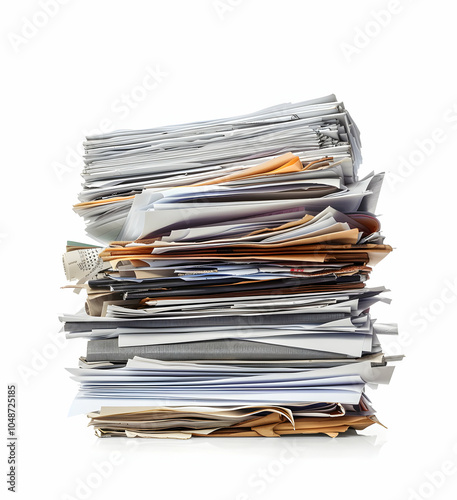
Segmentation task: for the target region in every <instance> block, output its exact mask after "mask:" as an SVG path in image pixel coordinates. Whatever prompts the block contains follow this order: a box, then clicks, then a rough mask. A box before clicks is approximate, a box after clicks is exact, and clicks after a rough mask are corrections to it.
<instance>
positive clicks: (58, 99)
mask: <svg viewBox="0 0 457 500" xmlns="http://www.w3.org/2000/svg"><path fill="white" fill-rule="evenodd" d="M1 10H2V13H1V19H2V33H1V46H0V50H1V55H2V66H3V68H4V69H3V71H2V78H1V85H2V97H3V104H2V108H1V120H0V123H1V128H2V132H1V137H2V140H3V141H2V142H3V144H2V148H1V155H2V156H1V158H2V165H1V172H2V173H1V180H2V183H1V185H2V190H1V203H2V207H1V222H0V233H1V271H0V272H1V274H0V275H1V280H2V284H1V287H0V289H1V294H2V296H1V305H2V320H3V321H2V325H3V328H2V330H3V331H2V342H3V344H2V345H3V346H4V347H3V349H2V364H3V365H5V366H6V370H5V371H4V370H3V369H2V372H3V373H4V374H5V380H4V381H3V382H2V386H1V389H0V392H1V393H3V394H0V399H1V401H2V420H1V422H2V427H1V428H0V436H3V438H2V439H5V441H4V444H3V445H2V449H3V451H2V453H0V460H1V462H2V471H3V470H4V471H5V473H4V474H5V475H3V476H2V479H1V485H0V489H1V490H3V491H5V492H7V485H6V460H7V449H6V447H5V444H6V418H5V415H6V408H5V402H6V397H7V394H6V385H7V383H9V382H16V383H17V384H18V413H19V420H18V435H19V442H18V456H19V464H18V488H17V491H18V492H17V493H16V498H20V499H31V498H37V497H38V496H43V498H49V499H65V498H66V499H68V498H90V499H107V498H133V495H137V496H138V498H139V495H141V496H142V497H143V496H144V497H145V498H164V496H165V495H166V497H167V498H171V499H175V498H191V499H194V498H195V499H196V498H211V499H212V498H221V499H227V500H229V499H233V500H242V499H258V498H262V499H263V498H274V497H278V496H281V497H283V498H285V496H286V495H294V496H297V497H298V498H313V497H316V498H322V499H327V498H332V499H333V498H355V499H359V498H360V499H361V498H372V499H385V498H387V499H417V498H443V499H449V498H453V497H454V498H455V496H454V495H455V490H456V484H457V430H456V427H455V414H456V410H457V405H456V401H455V396H456V394H455V393H456V390H455V375H454V374H455V348H456V340H455V339H456V333H457V332H456V328H455V324H456V322H455V321H454V314H453V312H454V311H455V306H456V304H457V301H456V296H457V273H456V264H455V244H456V238H455V222H454V221H455V217H456V215H455V209H454V207H455V198H456V185H457V184H456V182H457V177H456V165H455V147H454V144H455V138H456V137H457V127H455V125H456V124H457V121H455V120H456V119H457V90H456V83H457V82H456V76H457V75H456V66H455V48H456V41H457V40H456V35H455V32H456V29H455V19H456V14H457V7H456V6H455V4H454V3H453V2H450V1H447V2H445V1H444V0H435V1H434V2H430V1H428V2H426V1H425V0H422V1H420V0H417V1H407V0H398V2H397V3H395V2H394V3H392V2H391V3H389V2H388V1H386V0H382V1H362V0H359V1H347V2H342V1H338V0H327V1H325V2H320V1H315V2H310V1H307V2H304V1H303V2H301V1H298V0H297V1H289V0H281V1H280V2H274V1H266V0H263V1H261V0H244V1H242V0H221V1H213V0H201V1H184V0H183V1H173V0H169V1H146V0H130V1H129V2H121V1H117V0H110V1H108V0H99V1H89V0H82V1H78V2H76V1H68V2H67V3H66V4H65V5H61V4H56V3H55V1H54V0H49V3H48V7H47V10H48V12H51V11H52V15H51V14H45V15H43V12H45V11H46V9H45V7H43V3H41V5H40V2H32V1H30V0H26V1H24V0H23V1H21V2H2V7H1ZM37 25H39V27H37ZM367 32H368V34H367ZM148 68H149V69H150V70H153V71H155V72H156V79H157V82H158V84H157V85H156V86H155V88H153V89H150V90H147V89H146V90H145V89H144V87H143V89H141V88H140V87H141V86H142V85H143V81H144V78H145V76H146V74H147V71H148ZM157 75H158V76H157ZM330 93H335V94H336V95H337V97H338V98H339V99H341V100H343V101H344V103H345V105H346V107H347V108H348V110H349V111H350V112H351V114H352V116H353V117H354V119H355V121H356V123H357V124H358V126H359V127H360V129H361V131H362V142H363V150H362V151H363V155H364V164H363V171H362V172H361V173H362V174H366V173H368V172H370V171H372V170H374V171H376V172H379V171H389V172H390V174H389V177H388V180H387V182H386V183H385V186H384V191H383V194H382V199H381V200H380V203H379V205H378V213H379V214H381V215H382V224H383V230H384V233H385V234H386V236H387V242H388V243H390V244H392V245H393V246H394V247H395V248H396V249H395V251H394V253H393V254H391V255H390V256H389V257H388V258H386V259H385V260H384V261H383V262H382V263H381V264H380V265H379V266H378V267H377V268H376V269H375V271H374V274H373V283H376V284H378V283H379V284H381V283H382V284H384V285H386V286H387V287H389V288H391V289H392V293H391V296H392V298H393V299H394V302H393V304H392V306H391V307H390V308H387V307H386V306H383V305H380V306H379V309H378V310H377V312H378V313H379V317H382V318H383V319H384V318H385V319H387V320H397V321H398V322H399V323H400V328H401V332H402V337H401V338H399V339H392V338H391V339H387V342H386V348H387V349H388V350H389V351H390V352H392V353H398V352H399V351H400V350H402V351H403V352H405V353H406V355H407V357H406V358H405V360H404V361H403V362H402V363H401V364H400V365H399V366H398V369H397V371H396V373H395V374H394V377H393V380H392V382H391V384H390V386H388V387H381V388H380V389H379V390H378V391H377V392H375V393H373V392H372V393H370V395H371V396H372V399H373V401H374V405H375V408H376V409H377V410H378V416H379V418H380V420H381V421H382V422H383V423H384V424H385V425H386V426H388V430H385V429H383V428H381V427H379V426H376V427H375V426H372V427H370V428H369V429H367V430H366V431H365V432H364V433H363V434H364V435H363V436H362V437H341V438H337V439H330V438H328V437H325V436H316V437H293V438H278V439H249V438H245V439H227V438H225V439H224V438H222V439H212V438H201V439H197V438H194V439H191V440H190V441H187V442H178V441H171V440H170V441H141V442H136V441H129V442H127V440H97V439H96V438H95V437H94V436H93V434H92V431H91V430H90V429H88V428H87V427H86V417H85V416H80V417H72V418H67V411H68V408H69V406H70V403H71V401H72V398H73V397H74V395H75V393H76V389H77V387H76V384H75V383H74V382H72V381H71V380H69V377H68V374H67V373H66V372H65V371H64V368H65V367H72V366H76V363H77V359H78V357H79V356H80V355H82V354H84V349H85V343H84V342H79V341H76V340H75V341H72V342H67V343H65V344H64V345H63V346H62V345H61V344H60V340H59V339H61V336H60V337H59V336H58V335H57V332H58V330H59V328H60V325H59V323H58V320H57V315H58V314H59V313H61V312H73V311H75V310H77V309H78V308H79V307H80V305H81V303H82V301H83V297H79V296H76V295H75V294H73V293H72V292H71V291H69V290H61V289H60V286H62V285H64V284H65V277H64V274H63V269H62V264H61V254H62V253H63V251H64V250H65V243H66V240H67V239H73V240H82V241H88V239H87V237H85V235H84V227H83V223H82V220H80V219H79V218H78V216H77V215H76V214H74V213H73V211H72V208H71V207H72V204H73V203H75V202H77V194H78V192H79V190H80V182H81V178H80V176H79V173H80V169H81V164H80V162H78V161H75V159H74V156H75V150H76V148H77V147H78V145H79V144H80V143H81V141H82V139H83V136H84V133H85V132H88V131H92V130H94V129H100V127H102V128H105V129H106V128H110V129H119V128H145V127H153V126H159V125H163V124H172V123H182V122H186V121H194V120H200V119H202V120H203V119H210V118H219V117H223V116H231V115H236V114H242V113H246V112H251V111H255V110H257V109H261V108H263V107H267V106H270V105H274V104H278V103H282V102H289V101H299V100H305V99H310V98H314V97H318V96H322V95H327V94H330ZM123 96H124V98H125V96H127V98H129V99H130V101H131V105H125V104H121V100H122V99H123ZM431 140H433V142H430V141H431ZM421 148H423V149H425V148H428V149H427V152H426V153H423V152H421ZM402 159H403V160H405V161H408V163H409V166H407V165H405V162H404V161H403V160H402ZM52 336H54V337H55V338H57V340H54V341H53V340H52ZM56 343H57V345H58V347H56ZM113 452H116V453H117V454H115V455H114V457H113V456H112V455H111V454H112V453H113ZM113 458H114V459H116V460H115V461H116V463H115V465H106V463H105V467H104V469H103V470H104V474H105V476H107V477H102V474H101V472H97V467H99V465H100V464H101V463H102V462H106V461H109V460H112V461H113ZM443 468H444V470H445V473H443V472H442V469H443ZM87 482H89V483H90V484H91V486H90V487H89V488H87V486H82V484H83V483H84V484H86V485H87ZM3 491H2V493H3ZM8 494H10V495H12V493H8ZM419 495H420V496H419Z"/></svg>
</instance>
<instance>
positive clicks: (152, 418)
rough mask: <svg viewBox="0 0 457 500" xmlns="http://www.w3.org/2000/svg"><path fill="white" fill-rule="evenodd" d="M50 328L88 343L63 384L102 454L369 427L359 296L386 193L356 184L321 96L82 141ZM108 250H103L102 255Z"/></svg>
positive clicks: (370, 321) (373, 359) (371, 178)
mask: <svg viewBox="0 0 457 500" xmlns="http://www.w3.org/2000/svg"><path fill="white" fill-rule="evenodd" d="M85 147H86V157H85V160H86V167H85V170H84V174H83V175H84V179H85V183H84V190H83V192H82V193H81V201H82V202H81V203H79V204H78V205H76V206H75V210H76V211H77V212H78V213H80V214H81V215H83V216H84V217H85V218H86V220H87V231H88V233H89V234H90V235H92V236H93V237H94V238H96V239H98V240H99V241H102V242H105V241H106V242H107V243H108V244H105V245H103V246H95V245H94V246H93V245H87V244H82V243H77V242H68V244H67V252H66V254H65V255H64V257H63V262H64V268H65V272H66V276H67V278H68V280H69V281H72V282H74V283H73V284H71V285H68V286H69V287H72V288H74V289H75V290H76V291H81V290H85V291H86V292H87V300H86V307H85V310H84V311H81V312H79V313H77V314H66V315H63V316H62V317H61V320H62V322H63V323H64V330H65V332H66V335H67V338H69V339H72V338H86V339H87V341H88V342H87V353H86V355H85V356H84V357H81V359H80V363H79V368H77V369H70V370H69V371H70V373H71V376H72V378H73V379H74V380H75V381H77V382H79V384H80V390H79V393H78V395H77V397H76V399H75V401H74V404H73V406H72V410H71V412H72V413H73V414H75V413H88V416H89V418H90V425H92V426H93V427H94V428H95V431H96V434H97V435H98V436H100V437H106V436H119V435H122V436H127V437H150V438H152V437H156V438H168V437H175V438H179V439H186V438H189V437H191V436H280V435H282V434H294V433H297V434H308V433H325V434H327V435H330V436H336V435H338V434H339V433H341V432H345V431H346V430H348V429H349V428H352V429H364V428H365V427H367V426H369V425H371V424H373V423H375V422H377V419H376V417H375V411H374V409H373V407H372V405H371V402H370V400H369V398H368V396H367V394H366V392H365V388H366V386H367V385H369V386H370V387H372V388H375V387H376V386H377V385H378V384H387V383H388V382H389V380H390V378H391V375H392V372H393V366H391V362H393V361H397V360H399V359H401V356H397V357H392V356H390V357H389V356H386V355H385V354H384V353H383V350H382V346H381V342H380V337H382V336H383V335H394V334H396V333H397V327H396V325H395V324H391V323H389V324H384V323H379V322H378V321H376V320H375V319H374V318H373V317H372V316H371V313H370V310H371V308H372V306H374V305H375V304H376V303H378V302H384V303H389V299H388V298H387V297H386V296H385V292H386V291H387V290H386V289H385V288H384V287H371V288H370V287H367V286H366V282H367V280H368V279H369V276H370V273H371V271H372V267H373V266H374V265H375V264H377V263H378V262H379V261H380V260H381V259H383V258H384V257H385V256H386V255H387V254H388V253H389V252H390V251H391V250H392V248H391V247H390V246H389V245H386V244H384V237H383V236H382V235H381V232H380V223H379V220H378V218H377V217H376V215H374V212H375V209H376V202H377V199H378V196H379V192H380V188H381V184H382V179H383V175H382V174H377V175H374V174H370V175H368V176H366V177H365V178H363V179H361V180H359V179H358V176H357V170H358V166H359V163H360V160H361V158H360V139H359V132H358V129H357V127H356V126H355V124H354V122H353V121H352V119H351V118H350V116H349V114H348V113H347V111H346V110H345V109H344V106H343V104H342V103H341V102H338V101H337V100H336V99H335V97H334V96H330V97H326V98H321V99H316V100H313V101H306V102H302V103H298V104H288V105H281V106H276V107H273V108H269V109H268V110H264V111H261V112H258V113H254V114H251V115H245V116H242V117H235V118H229V119H223V120H213V121H209V122H200V123H193V124H185V125H178V126H169V127H163V128H157V129H150V130H141V131H120V132H114V133H110V134H106V135H103V136H97V137H89V138H87V141H86V143H85ZM108 240H112V241H109V242H108Z"/></svg>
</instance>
